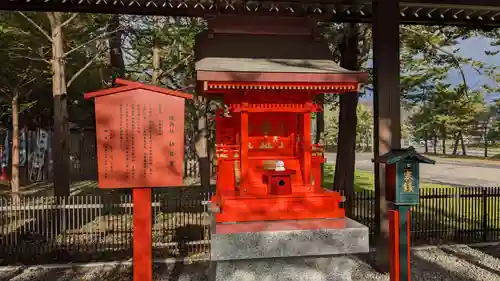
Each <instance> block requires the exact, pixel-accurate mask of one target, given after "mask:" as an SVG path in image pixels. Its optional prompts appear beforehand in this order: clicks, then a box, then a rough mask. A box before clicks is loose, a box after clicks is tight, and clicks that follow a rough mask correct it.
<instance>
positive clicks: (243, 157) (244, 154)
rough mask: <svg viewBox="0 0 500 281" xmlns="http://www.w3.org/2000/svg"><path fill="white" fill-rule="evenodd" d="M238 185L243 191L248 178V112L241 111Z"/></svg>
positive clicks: (245, 188)
mask: <svg viewBox="0 0 500 281" xmlns="http://www.w3.org/2000/svg"><path fill="white" fill-rule="evenodd" d="M240 147H241V152H240V186H241V187H242V189H243V192H246V190H247V187H248V185H247V178H248V112H246V111H242V112H241V134H240Z"/></svg>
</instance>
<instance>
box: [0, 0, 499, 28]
mask: <svg viewBox="0 0 500 281" xmlns="http://www.w3.org/2000/svg"><path fill="white" fill-rule="evenodd" d="M399 3H400V14H401V22H402V23H410V24H413V23H417V24H458V25H475V26H500V1H498V0H444V1H443V0H404V1H399ZM0 10H36V11H55V10H57V11H65V12H86V13H92V12H93V13H96V12H97V13H122V14H143V15H145V14H149V15H162V16H194V17H203V16H208V15H216V14H241V15H242V14H250V15H252V14H253V15H258V14H259V15H265V14H267V15H273V16H298V17H304V16H307V17H313V18H317V19H319V20H321V21H326V22H331V21H356V22H370V21H371V20H372V16H373V4H372V1H370V0H320V1H307V0H298V1H296V0H293V1H292V0H280V1H268V0H256V1H246V0H120V1H111V0H85V1H82V0H4V1H0Z"/></svg>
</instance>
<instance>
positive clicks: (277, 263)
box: [210, 218, 369, 281]
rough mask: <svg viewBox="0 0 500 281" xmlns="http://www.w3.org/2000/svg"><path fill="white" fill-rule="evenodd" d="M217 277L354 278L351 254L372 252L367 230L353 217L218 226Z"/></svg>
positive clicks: (276, 280)
mask: <svg viewBox="0 0 500 281" xmlns="http://www.w3.org/2000/svg"><path fill="white" fill-rule="evenodd" d="M212 229H213V230H212V232H213V233H212V247H211V268H210V278H211V280H213V281H285V280H286V281H350V280H351V269H352V265H353V262H352V261H351V260H350V258H349V257H347V255H348V254H355V253H366V252H368V250H369V245H368V236H369V232H368V228H367V227H366V226H363V225H362V224H360V223H357V222H355V221H353V220H351V219H348V218H345V219H321V220H301V221H279V222H276V221H274V222H251V223H235V224H215V226H214V227H213V228H212Z"/></svg>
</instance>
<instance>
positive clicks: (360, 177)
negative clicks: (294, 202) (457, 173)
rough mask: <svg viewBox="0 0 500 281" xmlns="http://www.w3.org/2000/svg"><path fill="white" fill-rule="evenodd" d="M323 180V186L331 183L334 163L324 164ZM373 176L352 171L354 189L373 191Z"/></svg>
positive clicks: (370, 173)
mask: <svg viewBox="0 0 500 281" xmlns="http://www.w3.org/2000/svg"><path fill="white" fill-rule="evenodd" d="M324 171H325V174H324V182H325V186H327V187H328V186H332V185H333V178H334V174H335V165H331V164H326V165H325V170H324ZM374 181H375V176H374V174H373V173H372V172H368V171H361V170H355V171H354V191H355V192H360V191H365V190H370V191H374V190H375V185H374ZM420 187H421V188H439V187H441V188H451V186H446V185H440V184H433V183H421V184H420Z"/></svg>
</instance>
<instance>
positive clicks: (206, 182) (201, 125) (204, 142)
mask: <svg viewBox="0 0 500 281" xmlns="http://www.w3.org/2000/svg"><path fill="white" fill-rule="evenodd" d="M197 103H198V106H197V107H198V134H197V136H196V144H195V146H196V154H197V155H198V163H199V165H200V167H199V168H200V178H201V186H202V187H203V188H204V189H209V188H210V175H211V171H210V157H209V155H208V128H207V114H206V111H207V108H206V107H207V106H208V104H206V103H205V101H204V99H203V98H201V97H198V100H197Z"/></svg>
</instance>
